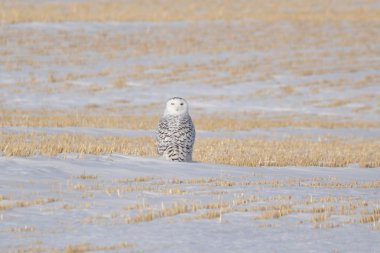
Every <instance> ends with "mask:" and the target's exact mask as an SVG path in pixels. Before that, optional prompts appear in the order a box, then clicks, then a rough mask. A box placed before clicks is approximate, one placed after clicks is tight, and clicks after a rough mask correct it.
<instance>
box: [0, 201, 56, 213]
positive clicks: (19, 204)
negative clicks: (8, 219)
mask: <svg viewBox="0 0 380 253" xmlns="http://www.w3.org/2000/svg"><path fill="white" fill-rule="evenodd" d="M56 201H58V199H55V198H48V199H35V200H18V201H6V202H3V201H0V211H5V210H9V209H13V208H26V207H30V206H35V205H46V204H49V203H53V202H56Z"/></svg>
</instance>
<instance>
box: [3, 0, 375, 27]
mask: <svg viewBox="0 0 380 253" xmlns="http://www.w3.org/2000/svg"><path fill="white" fill-rule="evenodd" d="M354 3H355V1H352V0H351V1H344V0H340V1H334V3H332V2H331V1H327V0H319V1H317V3H315V1H302V2H300V1H295V0H291V1H287V2H279V1H264V0H255V1H242V0H240V1H232V0H223V1H218V2H217V4H216V2H215V1H212V0H207V1H195V2H194V1H186V0H179V1H175V0H167V1H147V0H143V1H141V0H134V1H128V2H125V1H120V0H118V1H112V2H106V1H101V0H95V1H82V2H77V3H73V2H67V3H65V2H57V3H51V2H46V1H45V2H42V3H41V4H39V5H38V6H36V5H33V4H32V3H29V2H28V1H20V0H18V1H8V2H5V3H2V4H1V5H0V10H2V11H1V12H0V20H1V21H2V22H3V23H4V22H6V23H16V22H30V21H42V22H60V21H142V20H145V21H169V20H236V19H238V20H247V19H258V20H264V21H270V22H273V21H279V20H297V21H319V22H323V21H325V20H334V21H335V20H348V21H368V20H379V16H380V14H379V11H378V10H377V9H376V8H371V6H372V5H373V2H371V1H363V5H361V8H358V7H356V6H355V5H354ZM316 4H317V6H319V8H315V5H316ZM371 4H372V5H371ZM342 5H343V6H345V7H346V6H351V7H354V8H339V7H341V6H342Z"/></svg>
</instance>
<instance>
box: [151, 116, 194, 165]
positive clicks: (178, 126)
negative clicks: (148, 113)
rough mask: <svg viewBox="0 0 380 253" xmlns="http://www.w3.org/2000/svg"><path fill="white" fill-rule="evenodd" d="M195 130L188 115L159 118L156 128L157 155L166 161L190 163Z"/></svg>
mask: <svg viewBox="0 0 380 253" xmlns="http://www.w3.org/2000/svg"><path fill="white" fill-rule="evenodd" d="M194 140H195V129H194V125H193V122H192V120H191V117H190V115H184V116H171V115H167V116H165V117H163V118H161V120H160V122H159V124H158V128H157V137H156V141H157V153H158V154H159V155H160V156H162V157H163V158H164V159H166V160H171V161H179V162H191V161H192V153H193V145H194Z"/></svg>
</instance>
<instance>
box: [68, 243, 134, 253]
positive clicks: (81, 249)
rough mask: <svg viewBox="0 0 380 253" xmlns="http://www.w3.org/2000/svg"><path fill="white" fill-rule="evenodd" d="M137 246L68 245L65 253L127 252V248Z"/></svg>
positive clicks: (124, 244)
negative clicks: (93, 252)
mask: <svg viewBox="0 0 380 253" xmlns="http://www.w3.org/2000/svg"><path fill="white" fill-rule="evenodd" d="M134 245H135V244H133V243H126V242H122V243H119V244H114V245H107V246H99V245H92V244H90V243H84V244H76V245H68V246H66V247H65V249H64V253H85V252H90V251H115V250H125V249H126V248H129V247H132V246H134Z"/></svg>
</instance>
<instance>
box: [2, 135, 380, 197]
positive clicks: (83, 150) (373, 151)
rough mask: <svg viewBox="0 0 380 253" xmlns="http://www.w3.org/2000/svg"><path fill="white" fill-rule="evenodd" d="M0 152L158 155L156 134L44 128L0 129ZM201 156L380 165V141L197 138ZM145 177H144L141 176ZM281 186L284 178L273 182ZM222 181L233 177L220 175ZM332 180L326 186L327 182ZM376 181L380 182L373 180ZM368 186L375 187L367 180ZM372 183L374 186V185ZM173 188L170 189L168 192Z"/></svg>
mask: <svg viewBox="0 0 380 253" xmlns="http://www.w3.org/2000/svg"><path fill="white" fill-rule="evenodd" d="M0 140H1V142H0V151H1V152H2V153H3V154H4V155H7V156H32V155H47V156H55V155H58V154H68V153H77V154H79V156H81V155H84V154H95V155H99V154H111V153H121V154H127V155H135V156H150V157H154V156H156V150H155V144H154V138H153V137H145V136H144V137H125V136H101V137H96V136H89V135H70V134H57V135H54V134H51V135H50V134H42V133H4V132H0ZM194 149H195V150H194V159H195V160H196V161H202V162H211V163H220V164H230V165H238V166H326V167H343V166H347V165H349V164H359V165H361V166H362V167H379V166H380V144H379V143H376V142H373V141H371V140H360V139H358V140H349V141H347V140H344V139H338V138H333V139H331V140H326V141H313V140H308V139H307V138H302V137H300V138H289V139H283V140H261V139H253V138H249V139H226V138H220V139H219V138H198V139H197V141H196V144H195V148H194ZM137 180H144V179H137ZM270 183H271V184H272V186H276V185H277V186H280V182H274V181H273V182H270ZM214 184H215V185H218V186H233V182H228V181H223V180H218V181H216V182H214ZM312 184H313V185H312V186H313V187H328V186H329V187H335V188H338V187H351V186H353V185H355V182H348V183H339V182H328V183H324V182H312ZM326 184H327V185H326ZM372 184H373V185H377V184H378V182H372ZM367 187H371V185H368V186H367ZM372 187H373V186H372ZM168 193H170V192H168Z"/></svg>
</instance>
